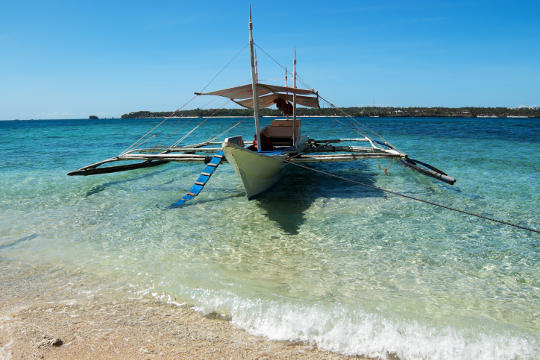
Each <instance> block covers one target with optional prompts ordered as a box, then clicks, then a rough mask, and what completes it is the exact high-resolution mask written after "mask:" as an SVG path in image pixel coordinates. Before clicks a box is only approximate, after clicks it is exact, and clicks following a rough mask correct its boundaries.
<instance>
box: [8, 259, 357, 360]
mask: <svg viewBox="0 0 540 360" xmlns="http://www.w3.org/2000/svg"><path fill="white" fill-rule="evenodd" d="M1 270H6V268H4V269H1ZM35 270H37V269H32V270H31V273H32V276H29V275H28V274H26V275H25V274H22V273H21V272H18V273H17V274H15V273H13V272H11V271H10V272H11V275H6V273H4V274H3V276H2V275H0V281H1V282H2V284H0V290H1V291H0V359H365V358H363V357H358V356H355V357H347V356H343V355H339V354H335V353H330V352H327V351H323V350H320V349H317V348H316V347H315V346H312V345H310V344H305V343H292V342H285V341H271V340H268V339H266V338H263V337H257V336H253V335H250V334H248V333H247V332H246V331H244V330H242V329H239V328H236V327H235V326H234V325H232V324H231V322H230V321H228V320H227V319H223V318H221V317H220V316H219V315H217V314H211V315H208V316H203V315H202V314H201V313H199V312H196V311H194V310H193V309H191V307H189V306H187V305H183V306H178V305H172V304H166V303H163V302H160V301H158V300H155V299H153V298H145V297H143V298H142V299H129V297H128V296H125V295H126V294H123V293H122V292H120V293H119V294H118V295H119V296H118V298H120V299H122V300H120V301H118V298H117V297H116V296H115V297H114V299H115V300H111V297H110V296H108V297H104V296H90V297H89V298H88V299H81V298H80V297H77V300H70V299H73V298H74V297H73V295H74V294H76V293H78V294H80V293H81V286H79V285H77V284H76V285H75V286H71V285H70V286H65V285H64V286H60V283H62V281H60V280H52V281H51V279H50V278H49V277H48V276H47V279H46V280H48V281H47V282H46V283H44V282H43V281H44V280H45V279H44V278H43V277H41V276H40V275H37V276H36V275H35V274H36V272H35ZM56 279H57V278H56ZM56 281H58V283H55V282H56ZM44 284H46V285H45V286H44ZM83 287H84V286H83ZM62 299H64V300H62ZM65 299H68V300H65ZM56 339H60V340H61V342H62V344H61V345H60V346H55V345H53V343H54V342H55V340H56ZM59 344H60V341H58V340H56V345H59Z"/></svg>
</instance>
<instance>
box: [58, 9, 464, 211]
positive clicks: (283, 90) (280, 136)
mask: <svg viewBox="0 0 540 360" xmlns="http://www.w3.org/2000/svg"><path fill="white" fill-rule="evenodd" d="M249 47H250V58H251V80H252V81H251V84H246V85H242V86H237V87H233V88H228V89H223V90H217V91H211V92H205V93H203V92H197V93H195V95H198V96H202V95H215V96H222V97H225V98H228V99H230V100H232V101H233V102H235V103H236V104H238V105H240V106H243V107H245V108H249V109H253V118H254V122H255V136H254V139H253V141H246V140H244V138H243V137H242V136H232V137H228V138H226V139H225V140H224V141H222V142H220V141H216V140H217V139H219V137H220V136H221V135H223V133H222V134H219V135H218V136H216V137H214V138H212V139H210V140H208V141H205V142H201V143H197V144H191V145H185V146H178V145H179V144H180V143H181V142H182V141H183V140H184V139H185V138H186V137H187V136H188V135H189V134H191V133H192V132H193V131H194V130H196V128H197V127H198V126H200V125H201V124H199V125H198V126H197V127H196V128H195V129H193V130H191V131H190V132H189V133H188V134H186V135H185V136H184V137H182V138H181V139H180V140H178V141H176V142H175V143H174V144H173V145H172V146H154V147H150V148H142V147H141V146H142V144H144V143H146V141H148V140H149V138H148V136H149V135H150V133H151V132H152V131H153V130H154V129H155V128H154V129H152V130H151V131H149V132H148V133H146V134H145V135H144V136H143V137H141V138H140V139H139V140H138V141H136V142H135V143H134V144H133V145H132V146H130V147H129V148H128V149H126V151H124V152H122V153H121V154H119V155H118V156H115V157H113V158H110V159H106V160H103V161H100V162H97V163H95V164H91V165H87V166H85V167H82V168H80V169H78V170H76V171H72V172H70V173H68V175H94V174H104V173H113V172H118V171H126V170H132V169H139V168H145V167H152V166H157V165H161V164H165V163H168V162H173V161H174V162H197V161H200V162H204V163H206V164H207V166H206V167H205V169H204V171H203V172H202V173H201V175H200V176H199V177H198V178H197V180H196V181H195V184H194V185H193V187H192V188H191V190H190V191H189V192H188V193H187V194H186V195H184V196H183V197H182V199H180V200H179V201H177V202H176V203H175V205H182V204H183V203H184V202H185V201H187V200H190V199H193V198H194V197H196V196H197V195H198V194H199V193H200V192H201V191H202V189H203V187H204V186H205V185H206V183H207V182H208V180H209V179H210V177H211V176H212V174H213V173H214V171H215V170H216V168H217V167H218V166H219V165H220V164H221V163H222V162H223V161H224V160H225V161H226V162H228V163H229V164H231V165H232V166H233V168H234V170H235V172H236V173H237V174H238V176H239V177H240V179H241V181H242V184H243V186H244V189H245V193H246V196H247V198H248V199H251V198H253V197H255V196H257V195H259V194H261V193H263V192H265V191H267V190H268V189H270V188H271V187H272V186H273V185H274V184H276V182H277V181H279V179H280V176H281V174H282V170H283V168H284V167H285V166H287V165H288V164H297V165H299V164H301V163H316V162H343V161H355V160H362V159H392V161H393V160H398V161H399V162H401V163H402V164H403V165H405V166H408V167H410V168H411V169H413V170H416V171H418V172H420V173H422V174H424V175H427V176H430V177H433V178H435V179H438V180H441V181H443V182H446V183H448V184H454V182H455V181H456V180H455V179H454V178H452V177H450V176H448V175H447V174H446V173H444V172H443V171H441V170H439V169H437V168H435V167H433V166H431V165H429V164H426V163H424V162H421V161H418V160H413V159H410V158H409V157H408V156H407V154H406V153H404V152H402V151H400V150H398V149H397V148H396V147H394V146H393V145H391V144H390V143H389V142H388V141H386V140H385V139H383V138H382V137H381V136H379V135H378V134H376V133H374V132H372V131H371V130H369V129H367V128H366V127H365V126H363V125H361V124H360V123H359V122H358V121H357V120H356V119H354V118H352V117H349V118H348V121H349V123H347V124H345V125H348V126H349V127H350V128H352V129H353V130H357V131H358V132H359V133H360V134H362V136H361V137H356V138H347V139H322V140H316V139H311V138H309V137H308V136H305V135H304V134H302V132H301V120H300V119H299V118H298V117H297V116H296V108H297V106H298V105H300V106H305V107H311V108H319V100H320V99H323V100H324V98H322V97H321V96H320V95H319V93H318V92H317V91H315V90H313V89H302V88H297V87H296V80H297V73H296V51H295V56H294V67H293V69H294V70H293V86H292V87H289V86H287V85H285V86H279V85H270V84H264V83H261V82H259V81H258V72H257V58H256V53H255V49H254V42H253V25H252V21H251V9H250V13H249ZM324 101H326V100H324ZM326 102H327V101H326ZM327 103H328V104H330V105H331V106H333V104H331V103H330V102H327ZM273 105H276V106H277V107H278V109H280V110H281V111H282V112H283V114H284V115H285V116H286V118H285V119H276V120H273V121H272V122H271V123H270V125H268V126H266V127H264V128H263V129H260V121H259V120H260V119H259V109H261V108H266V107H270V106H273ZM165 120H166V119H165ZM165 120H163V121H165ZM163 121H162V122H161V123H160V124H158V125H157V126H159V125H161V124H162V123H163ZM338 121H339V120H338ZM342 124H343V123H342ZM236 125H237V124H236ZM236 125H235V126H236ZM157 126H156V127H157ZM235 126H233V127H231V128H229V129H227V130H226V131H225V132H228V131H230V130H232V128H234V127H235ZM225 132H224V133H225ZM368 133H371V134H372V135H369V134H368ZM216 145H219V146H216ZM117 161H138V162H137V163H134V164H127V165H116V166H105V167H103V166H102V165H104V164H108V163H111V162H117ZM299 166H302V167H305V166H303V165H299Z"/></svg>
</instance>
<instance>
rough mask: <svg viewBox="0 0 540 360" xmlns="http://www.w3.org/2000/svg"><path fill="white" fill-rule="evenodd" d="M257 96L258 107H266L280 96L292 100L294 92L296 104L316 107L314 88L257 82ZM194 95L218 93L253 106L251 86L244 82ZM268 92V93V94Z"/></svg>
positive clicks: (249, 106) (317, 105)
mask: <svg viewBox="0 0 540 360" xmlns="http://www.w3.org/2000/svg"><path fill="white" fill-rule="evenodd" d="M256 86H257V97H258V103H259V108H266V107H269V106H272V105H273V104H274V100H276V99H278V98H282V99H284V100H287V101H291V102H292V101H293V94H296V103H297V104H298V105H302V106H307V107H312V108H318V107H319V99H318V96H317V92H316V91H315V90H308V89H299V88H292V87H286V86H278V85H268V84H261V83H259V84H257V85H256ZM195 94H196V95H218V96H223V97H227V98H229V99H231V100H232V101H234V102H235V103H237V104H238V105H241V106H243V107H246V108H251V109H252V108H253V86H252V84H246V85H241V86H236V87H233V88H229V89H223V90H216V91H211V92H207V93H198V92H196V93H195ZM269 94H270V95H269ZM306 95H315V96H306Z"/></svg>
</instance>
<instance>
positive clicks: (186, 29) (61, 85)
mask: <svg viewBox="0 0 540 360" xmlns="http://www.w3.org/2000/svg"><path fill="white" fill-rule="evenodd" d="M249 3H250V2H249V1H199V2H195V1H189V2H188V1H157V0H156V1H112V0H110V1H53V0H48V1H24V0H20V1H7V0H0V49H1V50H0V119H30V118H36V119H37V118H86V117H88V115H90V114H96V115H98V116H101V117H111V116H115V117H117V116H119V115H121V114H123V113H126V112H130V111H137V110H151V111H166V110H174V109H176V108H178V107H179V106H180V105H182V104H183V103H185V102H186V101H187V100H188V99H189V98H190V97H191V96H192V94H193V91H198V90H200V89H201V88H202V87H203V86H204V85H205V84H206V83H207V82H208V81H209V80H210V79H211V78H212V77H213V76H214V74H216V72H218V71H219V70H220V69H221V68H222V67H223V65H224V64H225V63H226V62H227V61H229V60H230V59H231V58H232V57H233V56H234V55H235V53H237V52H238V51H239V50H240V49H242V48H244V47H245V45H246V44H247V41H248V31H247V20H248V19H247V17H248V7H249ZM251 3H252V6H253V17H254V36H255V42H256V43H257V44H258V45H260V46H261V47H262V48H264V49H265V50H266V51H267V52H269V53H270V54H272V56H273V57H274V58H276V59H277V60H278V61H279V62H281V63H282V64H284V65H288V66H289V67H292V55H293V48H294V46H296V48H297V56H298V72H299V74H300V75H301V76H302V78H303V79H304V80H306V82H307V83H308V84H309V85H310V86H312V87H314V88H315V89H317V90H319V92H320V93H321V94H322V95H323V96H325V97H327V98H328V99H330V100H332V101H333V102H334V103H335V104H336V105H339V106H356V105H358V106H360V105H389V106H518V105H537V106H540V2H539V1H437V0H433V1H397V0H395V1H333V2H330V1H272V2H270V1H258V0H257V1H256V0H254V1H251ZM258 57H259V65H260V68H259V72H260V78H261V79H270V80H273V79H275V80H277V79H281V78H282V77H283V71H282V70H281V69H280V68H279V67H278V66H277V65H275V63H273V62H272V61H271V60H269V59H268V58H267V57H266V56H265V55H264V54H263V53H262V52H260V51H259V53H258ZM249 80H250V69H249V52H248V51H247V48H244V50H243V52H242V53H241V54H240V55H239V56H238V57H237V59H236V60H235V61H234V62H233V63H232V64H231V65H230V66H229V67H228V68H227V69H226V70H225V71H224V72H223V73H222V74H221V75H220V76H219V78H218V79H216V81H215V82H214V83H212V85H211V86H210V87H209V89H217V88H220V87H229V86H234V85H239V84H241V83H243V82H248V81H249ZM279 81H281V80H279ZM211 100H212V99H210V98H204V99H200V100H197V101H195V102H194V103H192V104H190V106H188V108H193V107H203V106H204V105H205V104H207V103H208V101H211ZM222 104H223V102H222V101H221V100H219V99H216V100H215V101H214V102H213V103H210V104H209V105H208V106H210V107H219V106H221V105H222Z"/></svg>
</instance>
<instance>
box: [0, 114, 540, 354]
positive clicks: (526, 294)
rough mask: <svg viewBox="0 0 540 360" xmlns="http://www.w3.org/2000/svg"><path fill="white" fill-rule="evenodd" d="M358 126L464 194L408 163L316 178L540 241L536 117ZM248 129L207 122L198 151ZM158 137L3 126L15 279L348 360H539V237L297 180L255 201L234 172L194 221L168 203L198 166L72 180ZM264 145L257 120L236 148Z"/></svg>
mask: <svg viewBox="0 0 540 360" xmlns="http://www.w3.org/2000/svg"><path fill="white" fill-rule="evenodd" d="M360 120H361V121H362V122H363V123H366V124H368V125H369V126H370V127H371V128H373V129H375V130H376V131H378V132H379V133H381V134H382V135H383V136H384V137H385V138H387V139H389V140H390V141H391V142H392V143H393V144H395V145H397V146H398V147H399V148H400V149H401V150H403V151H405V152H407V153H409V154H410V156H411V157H412V158H416V159H419V160H422V161H426V162H428V163H430V164H433V165H434V166H436V167H439V168H441V169H443V170H444V171H446V172H447V173H448V174H449V175H451V176H453V177H455V178H457V179H458V181H457V183H456V185H455V186H448V185H445V184H442V183H438V182H436V181H435V180H431V179H429V178H426V177H422V176H421V175H418V174H416V173H413V172H412V171H411V170H409V169H407V168H404V167H401V166H399V165H398V164H394V165H393V166H392V167H391V168H390V171H389V172H390V176H385V175H384V172H383V171H382V170H381V169H379V167H378V166H377V162H376V161H374V160H369V161H359V162H355V163H341V164H329V163H326V164H319V165H315V167H316V168H318V169H322V170H325V171H329V172H332V173H335V174H338V175H340V176H343V177H348V178H351V179H355V180H357V181H361V182H365V183H369V184H373V185H376V186H378V187H382V188H385V189H389V190H393V191H399V192H403V193H406V194H409V195H413V196H416V197H420V198H423V199H427V200H431V201H435V202H439V203H442V204H445V205H448V206H454V207H458V208H461V209H467V210H470V211H473V212H477V213H480V214H483V215H487V216H492V217H495V218H498V219H502V220H509V221H512V222H516V223H518V224H521V225H524V226H529V227H533V228H536V229H538V228H540V211H539V210H540V204H539V203H540V202H539V200H540V156H539V155H538V154H539V153H540V120H538V119H536V120H534V119H414V118H412V119H386V118H384V119H383V118H379V119H360ZM199 121H200V120H198V119H171V120H169V121H168V122H167V123H166V124H165V125H164V126H163V127H162V128H160V129H159V131H158V133H159V136H158V137H156V138H155V139H152V142H153V143H163V144H170V143H172V142H174V140H175V139H176V138H178V137H180V136H181V135H182V134H184V133H186V132H187V131H189V130H190V129H191V128H193V126H195V125H196V124H197V123H198V122H199ZM236 121H238V119H211V120H209V121H208V122H207V123H206V124H205V126H204V127H201V129H199V130H198V131H196V132H195V133H194V134H193V135H192V136H191V137H190V138H188V140H189V141H188V142H197V141H200V140H206V139H208V138H209V137H211V136H212V135H215V134H217V133H219V132H220V131H222V130H224V129H226V128H227V127H229V126H231V125H232V124H234V123H235V122H236ZM268 121H269V120H268V119H265V122H268ZM157 122H159V120H157V119H141V120H95V121H92V120H57V121H4V122H0V153H1V154H2V155H3V157H2V160H3V161H2V162H0V188H1V189H2V190H1V196H0V214H1V215H0V265H1V266H2V269H4V270H9V268H10V266H12V264H18V265H17V266H20V265H21V264H23V265H24V264H29V266H30V264H31V265H32V266H36V264H38V265H42V266H41V267H36V268H39V269H41V270H40V271H43V269H44V268H47V267H49V268H50V269H52V270H51V274H52V275H51V276H57V277H58V278H59V279H60V280H59V282H60V283H62V281H64V279H62V278H61V277H62V276H65V272H62V273H61V272H59V271H58V269H71V270H72V271H74V272H77V273H79V274H81V273H82V274H85V275H84V276H85V277H86V278H92V277H94V278H96V279H99V286H96V288H95V290H94V291H96V292H100V291H106V290H107V289H108V288H109V289H112V288H115V289H116V288H124V289H127V290H128V291H131V292H133V293H136V294H151V295H153V296H155V297H157V298H159V299H163V301H169V300H170V299H176V301H177V302H186V303H189V304H193V305H194V306H195V307H196V308H197V309H199V310H200V311H202V312H213V311H215V312H218V313H223V314H225V315H227V316H228V317H230V319H231V322H232V323H233V324H234V325H235V326H238V327H241V328H244V329H246V330H248V331H249V332H251V333H254V334H258V335H263V336H267V337H269V338H271V339H280V340H303V341H308V342H312V343H315V344H317V345H318V346H320V347H322V348H325V349H329V350H333V351H337V352H341V353H346V354H365V355H369V356H382V357H385V356H387V355H388V354H395V355H397V356H398V357H399V358H400V359H535V358H536V359H537V358H540V262H539V261H540V246H539V245H540V236H539V235H538V234H534V233H529V232H526V231H522V230H518V229H514V228H510V227H506V226H502V225H498V224H494V223H489V222H486V221H482V220H479V219H474V218H470V217H467V216H464V215H461V214H457V213H453V212H450V211H447V210H444V209H439V208H435V207H432V206H429V205H424V204H421V203H416V202H413V201H411V200H407V199H403V198H399V197H395V196H392V195H387V194H385V193H383V192H379V191H374V190H368V189H365V188H362V187H360V186H357V185H354V184H350V183H346V182H343V181H339V180H336V179H332V178H327V177H324V176H322V175H318V174H315V173H311V172H306V171H305V170H303V169H299V168H291V169H287V171H286V175H285V177H284V178H283V179H282V181H281V182H280V183H279V184H278V185H277V186H276V187H275V188H274V189H272V191H270V192H268V193H266V194H264V195H262V196H261V197H259V198H258V199H255V200H252V201H248V200H247V199H246V198H245V197H244V196H243V191H242V186H241V183H240V180H239V179H238V178H237V177H236V175H235V174H234V172H233V170H232V168H231V167H230V166H229V165H227V164H224V165H222V166H220V167H219V168H218V169H217V172H216V174H215V175H214V177H213V178H212V179H211V180H210V181H209V183H208V185H207V186H206V188H205V190H204V191H203V192H202V193H201V195H200V196H199V197H198V198H197V199H196V200H193V201H192V202H190V203H188V204H187V205H186V206H184V207H181V208H170V205H171V204H172V203H174V202H175V201H176V200H178V199H179V198H180V197H181V196H182V195H183V194H184V193H185V192H186V191H187V190H189V188H190V186H191V185H192V183H193V181H194V180H195V178H196V177H197V175H198V174H199V173H200V171H201V170H202V168H203V165H202V164H167V165H163V166H160V167H157V168H151V169H141V170H136V171H131V172H125V173H117V174H108V175H97V176H89V177H68V176H66V173H67V172H68V171H71V170H74V169H77V168H79V167H81V166H83V165H86V164H89V163H92V162H96V161H99V160H102V159H104V158H107V157H110V156H113V155H116V154H118V153H119V152H121V151H122V150H123V149H125V148H126V147H127V146H129V145H130V144H131V143H132V142H133V141H135V140H136V139H137V138H138V137H139V136H140V135H142V134H143V133H145V132H146V131H147V130H149V129H150V128H151V127H152V126H153V125H155V124H156V123H157ZM303 131H304V133H306V134H309V135H310V136H311V137H313V138H333V137H350V136H351V135H352V134H350V133H349V132H348V131H347V130H346V129H343V128H342V127H340V126H339V125H336V123H335V122H334V121H333V120H332V119H325V118H316V119H307V120H303ZM252 133H253V125H252V121H251V120H249V119H245V120H244V122H243V123H242V124H241V125H240V126H239V127H238V128H236V129H234V130H233V131H232V132H231V135H236V134H243V135H244V136H245V137H246V138H248V139H251V137H252ZM171 134H173V135H171ZM169 135H171V136H169ZM379 163H380V165H381V166H382V167H383V168H384V167H387V166H388V165H389V162H388V161H386V160H385V161H379ZM56 273H58V275H55V274H56ZM73 281H77V279H73V278H66V279H65V282H66V283H69V282H73ZM119 300H121V299H119Z"/></svg>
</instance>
